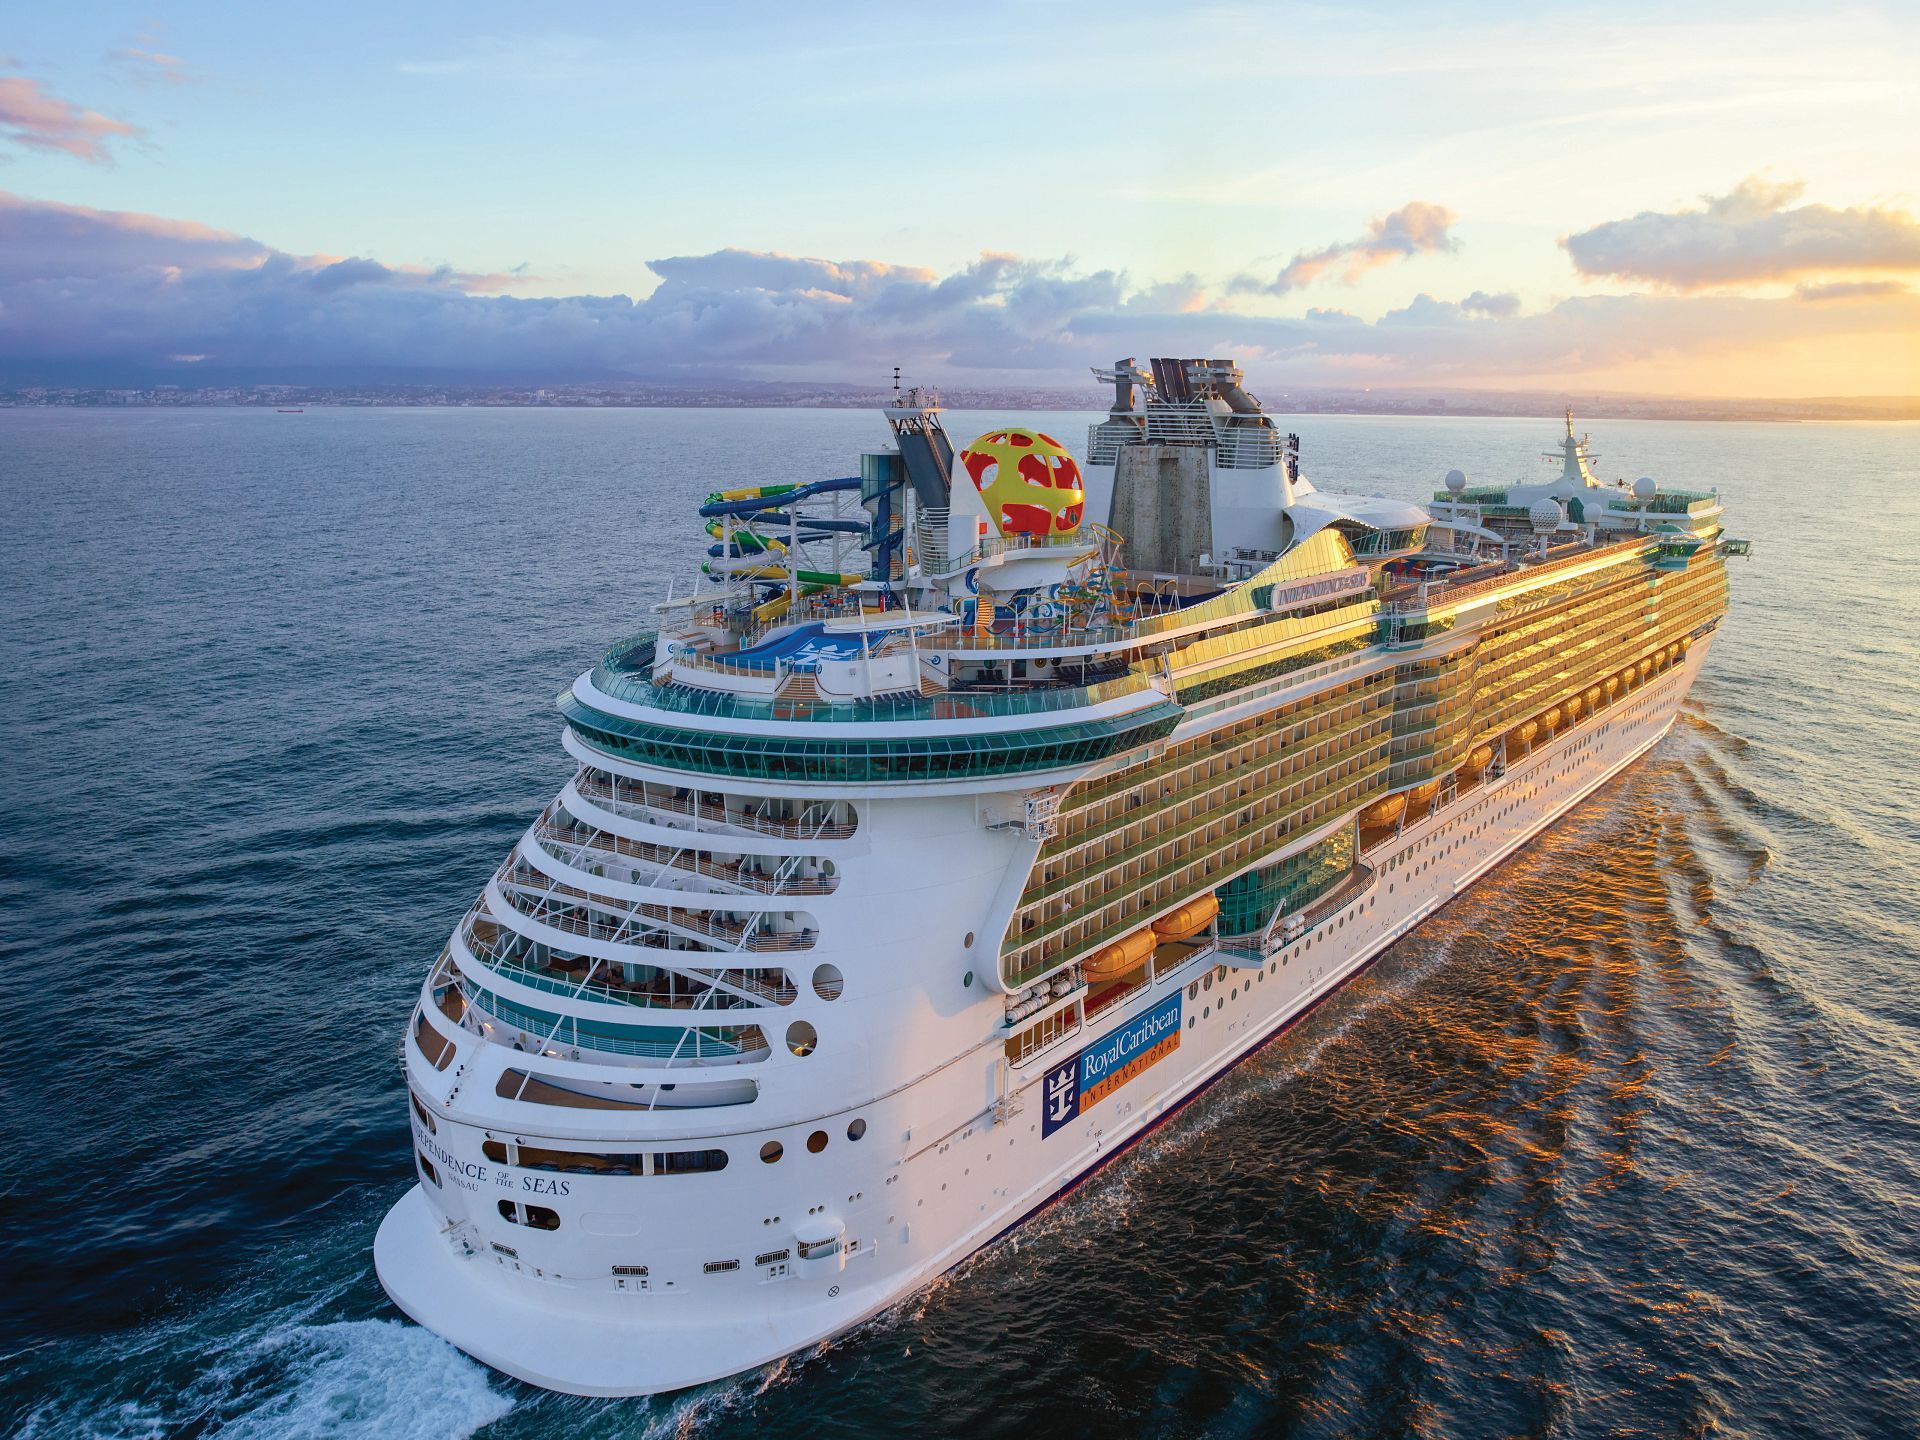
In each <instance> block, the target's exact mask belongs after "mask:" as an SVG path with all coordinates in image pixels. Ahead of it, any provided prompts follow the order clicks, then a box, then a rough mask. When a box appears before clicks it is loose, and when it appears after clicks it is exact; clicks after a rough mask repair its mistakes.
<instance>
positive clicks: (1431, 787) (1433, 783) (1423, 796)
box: [1407, 780, 1440, 805]
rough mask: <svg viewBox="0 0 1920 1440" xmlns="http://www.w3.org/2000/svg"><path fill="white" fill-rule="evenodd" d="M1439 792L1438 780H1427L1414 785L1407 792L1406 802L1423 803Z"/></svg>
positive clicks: (1410, 803) (1411, 803)
mask: <svg viewBox="0 0 1920 1440" xmlns="http://www.w3.org/2000/svg"><path fill="white" fill-rule="evenodd" d="M1439 793H1440V782H1439V781H1438V780H1429V781H1427V783H1426V784H1424V785H1416V786H1414V787H1413V789H1411V790H1409V791H1408V792H1407V803H1408V804H1409V805H1425V804H1426V803H1427V802H1428V801H1429V800H1431V799H1433V797H1434V796H1436V795H1438V794H1439Z"/></svg>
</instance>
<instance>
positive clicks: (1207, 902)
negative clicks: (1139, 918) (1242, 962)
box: [1152, 895, 1220, 940]
mask: <svg viewBox="0 0 1920 1440" xmlns="http://www.w3.org/2000/svg"><path fill="white" fill-rule="evenodd" d="M1219 913H1220V902H1219V900H1217V899H1216V898H1214V897H1213V896H1212V895H1202V896H1201V897H1200V898H1199V899H1198V900H1189V901H1188V902H1187V903H1186V904H1184V905H1182V906H1181V907H1180V908H1179V909H1177V910H1169V911H1168V912H1167V913H1166V914H1164V915H1162V916H1161V917H1160V918H1159V919H1158V920H1156V921H1154V922H1153V927H1152V928H1153V933H1154V934H1156V935H1158V936H1159V937H1160V938H1161V939H1162V940H1184V939H1186V938H1187V936H1189V935H1193V934H1197V933H1198V932H1199V931H1202V930H1204V929H1206V928H1207V926H1209V925H1211V924H1212V923H1213V917H1214V916H1216V915H1218V914H1219Z"/></svg>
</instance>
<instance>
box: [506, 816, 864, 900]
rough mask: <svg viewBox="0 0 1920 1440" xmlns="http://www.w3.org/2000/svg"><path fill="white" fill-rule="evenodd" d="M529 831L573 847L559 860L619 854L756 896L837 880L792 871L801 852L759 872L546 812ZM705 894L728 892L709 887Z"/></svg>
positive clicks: (825, 887)
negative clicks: (566, 821)
mask: <svg viewBox="0 0 1920 1440" xmlns="http://www.w3.org/2000/svg"><path fill="white" fill-rule="evenodd" d="M533 833H534V835H535V836H536V837H538V838H539V839H541V840H550V841H552V842H554V844H555V845H561V846H570V847H572V849H573V851H574V854H573V855H572V856H571V857H566V856H562V857H560V858H562V859H566V860H567V863H569V864H571V865H574V866H575V867H576V868H577V867H578V865H579V862H580V857H581V855H583V854H592V855H596V856H603V857H607V858H612V857H613V856H616V855H617V856H619V857H621V858H622V859H627V860H634V861H637V862H639V863H640V864H642V865H648V866H652V867H654V868H656V869H661V870H675V871H680V872H683V873H692V874H696V875H700V876H703V877H705V878H706V879H709V880H718V881H720V882H721V883H722V884H726V885H734V886H738V887H739V889H740V890H741V891H746V892H751V893H754V894H759V895H831V894H832V893H833V891H834V889H835V888H836V886H837V885H838V883H839V882H838V880H837V879H835V878H833V877H831V876H824V875H821V876H810V875H797V874H793V873H791V872H792V870H793V869H794V868H795V867H794V866H793V865H792V863H791V862H792V861H794V860H800V861H804V860H805V858H806V857H804V856H783V857H781V858H782V863H781V866H780V871H781V872H782V873H776V874H773V875H768V874H766V873H764V872H762V871H758V870H749V869H747V868H746V867H745V866H743V865H737V864H723V863H721V862H720V861H718V860H707V859H703V858H701V856H700V854H699V852H697V851H693V850H688V849H685V848H683V847H673V846H667V845H654V844H650V843H648V842H646V841H644V840H629V839H627V838H626V837H625V836H624V835H614V834H611V833H610V832H608V831H605V830H592V829H587V828H585V827H582V826H569V825H562V824H560V823H558V822H557V821H555V820H553V819H552V818H550V816H549V817H543V818H542V819H541V820H539V821H537V822H535V824H534V827H533ZM548 848H549V849H551V848H552V847H551V846H549V847H548ZM708 893H709V894H725V893H728V892H725V891H709V892H708Z"/></svg>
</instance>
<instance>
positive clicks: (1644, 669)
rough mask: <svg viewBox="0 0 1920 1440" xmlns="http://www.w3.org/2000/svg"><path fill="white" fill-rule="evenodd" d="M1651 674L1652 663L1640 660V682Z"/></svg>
mask: <svg viewBox="0 0 1920 1440" xmlns="http://www.w3.org/2000/svg"><path fill="white" fill-rule="evenodd" d="M1652 673H1653V661H1652V660H1650V659H1649V660H1642V661H1641V662H1640V678H1641V679H1642V680H1645V679H1646V678H1647V676H1649V675H1651V674H1652Z"/></svg>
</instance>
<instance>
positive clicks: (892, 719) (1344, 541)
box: [561, 361, 1720, 783]
mask: <svg viewBox="0 0 1920 1440" xmlns="http://www.w3.org/2000/svg"><path fill="white" fill-rule="evenodd" d="M1181 366H1184V367H1185V368H1184V369H1179V368H1176V367H1181ZM1176 374H1177V375H1180V376H1182V377H1183V378H1184V379H1185V380H1187V381H1189V382H1191V383H1190V384H1189V386H1188V388H1187V391H1186V392H1185V393H1183V395H1182V396H1180V397H1178V398H1177V400H1176V401H1174V402H1172V403H1174V404H1175V408H1180V409H1182V411H1183V413H1184V409H1185V408H1187V407H1190V406H1192V405H1200V406H1201V407H1203V408H1205V409H1206V410H1207V411H1208V413H1209V414H1210V415H1211V414H1213V412H1214V411H1215V410H1218V411H1220V414H1219V415H1217V416H1215V417H1214V420H1215V421H1218V422H1219V424H1218V425H1215V426H1214V429H1215V431H1216V432H1217V431H1218V429H1219V427H1220V426H1225V427H1226V429H1228V430H1230V431H1235V432H1237V431H1239V430H1242V429H1248V430H1251V429H1259V430H1260V431H1261V432H1262V433H1263V434H1266V435H1270V436H1275V437H1277V436H1278V432H1277V431H1276V430H1274V429H1273V427H1272V425H1271V421H1270V420H1269V419H1268V418H1267V417H1266V416H1265V415H1263V414H1261V413H1260V412H1259V409H1258V405H1257V402H1254V401H1253V400H1252V399H1251V397H1249V396H1247V395H1246V393H1245V391H1244V390H1243V389H1242V388H1241V387H1240V385H1239V383H1238V372H1237V370H1234V369H1233V367H1231V366H1226V365H1223V364H1222V363H1221V362H1167V361H1156V362H1154V370H1153V377H1158V379H1159V381H1160V383H1161V384H1162V385H1165V384H1168V383H1171V379H1172V377H1173V376H1174V375H1176ZM1153 377H1150V376H1148V374H1147V373H1146V372H1143V371H1141V370H1139V369H1138V368H1137V367H1134V366H1133V364H1132V362H1131V361H1126V362H1121V364H1120V365H1119V366H1116V367H1115V370H1114V371H1109V372H1103V378H1106V379H1110V380H1115V382H1116V384H1117V385H1118V386H1119V387H1120V388H1121V389H1124V390H1126V391H1127V392H1128V393H1127V394H1126V395H1124V396H1121V397H1120V398H1119V399H1117V400H1116V413H1115V416H1114V417H1113V418H1112V420H1111V421H1110V424H1111V425H1112V427H1113V428H1114V431H1115V433H1114V434H1112V435H1109V436H1108V437H1107V438H1106V440H1104V441H1103V442H1102V443H1103V445H1105V446H1106V447H1107V448H1108V449H1109V450H1113V451H1115V452H1117V451H1119V450H1121V449H1124V448H1125V447H1126V446H1128V445H1133V444H1138V445H1139V446H1141V447H1142V454H1143V455H1145V454H1147V453H1148V452H1149V451H1152V453H1153V454H1155V455H1165V454H1168V453H1171V454H1172V455H1173V457H1174V459H1175V460H1176V461H1181V463H1189V464H1190V463H1193V462H1194V461H1196V460H1197V461H1199V462H1202V463H1205V464H1207V465H1210V466H1215V467H1219V466H1229V467H1240V468H1243V469H1244V468H1245V465H1246V462H1247V458H1248V455H1249V454H1250V453H1251V452H1247V451H1245V449H1244V447H1243V446H1242V445H1241V444H1240V442H1239V441H1238V440H1236V441H1235V442H1234V444H1233V446H1230V447H1227V448H1229V449H1231V450H1232V453H1231V454H1225V453H1223V450H1222V446H1223V444H1224V442H1221V441H1219V440H1218V439H1217V436H1216V438H1215V439H1213V440H1209V439H1208V436H1207V434H1206V433H1202V430H1200V429H1196V430H1195V433H1194V434H1193V435H1191V436H1181V437H1175V438H1173V439H1171V440H1169V439H1167V438H1166V437H1165V435H1162V436H1160V437H1159V438H1156V437H1155V436H1154V435H1153V434H1151V433H1150V430H1151V426H1150V425H1149V424H1148V420H1147V417H1149V416H1151V415H1152V414H1154V413H1157V412H1158V411H1159V410H1160V409H1163V408H1165V407H1164V404H1163V402H1162V401H1161V400H1160V399H1159V398H1158V397H1157V396H1156V395H1155V394H1154V393H1153V389H1154V378H1153ZM1196 388H1198V389H1199V390H1201V391H1202V392H1203V393H1200V394H1197V395H1196V394H1195V393H1194V390H1195V389H1196ZM1143 392H1144V393H1143ZM1122 401H1124V402H1125V404H1126V406H1127V407H1128V413H1129V414H1136V413H1137V415H1138V417H1139V421H1140V423H1139V424H1138V425H1137V426H1133V427H1132V428H1133V430H1134V434H1133V436H1132V437H1131V438H1129V437H1125V436H1121V435H1119V434H1118V430H1119V428H1120V427H1121V424H1122V422H1123V420H1124V419H1125V417H1122V416H1121V415H1120V413H1119V412H1120V409H1121V405H1122ZM1216 402H1217V403H1216ZM1196 413H1198V412H1197V411H1196ZM939 417H940V411H939V406H938V403H937V400H936V399H934V398H933V397H930V396H926V395H922V394H920V393H917V392H908V393H907V394H905V395H903V396H901V397H900V399H899V401H898V402H897V403H896V404H894V405H893V406H890V407H889V408H888V412H887V418H888V423H889V425H890V426H891V428H892V431H893V436H894V442H895V443H894V446H893V447H892V448H890V449H887V450H880V451H875V452H871V453H869V454H867V455H865V456H863V457H862V458H861V473H860V474H859V475H858V476H849V477H843V478H838V479H832V480H825V481H815V482H810V483H804V484H787V485H773V486H761V487H750V488H747V489H742V490H736V491H728V492H721V493H717V494H715V495H712V496H710V497H709V498H708V501H707V503H706V505H704V506H703V507H702V508H701V512H700V513H701V518H702V519H703V520H704V521H705V522H706V528H707V532H708V534H709V536H710V537H711V539H712V540H713V541H714V543H713V544H712V546H711V547H710V549H709V558H708V560H707V563H706V565H705V567H704V570H705V574H704V576H703V579H702V582H701V584H700V586H699V588H698V589H697V591H696V592H695V593H694V594H692V595H689V596H684V597H679V598H675V599H671V600H669V601H667V602H665V603H663V604H662V605H660V606H659V607H657V610H658V614H659V627H658V629H657V631H654V632H650V633H647V634H643V635H640V636H637V637H635V638H633V639H631V640H628V641H623V642H621V643H620V644H618V645H615V646H614V647H613V648H612V649H610V650H609V651H608V652H607V654H606V656H605V657H604V658H603V659H602V660H601V662H600V663H599V664H598V665H596V666H595V667H594V668H593V669H592V670H591V671H590V672H588V673H587V674H585V675H582V676H581V677H580V679H579V680H578V681H577V682H576V683H575V684H574V686H573V687H571V689H570V690H569V691H568V692H567V693H566V694H565V695H563V696H562V697H561V705H562V708H563V710H564V711H565V712H566V714H567V717H568V720H569V723H570V725H571V726H572V729H573V731H574V733H575V735H576V736H577V737H578V739H579V740H580V741H582V742H584V743H585V744H586V745H587V746H589V747H590V748H592V749H594V750H600V751H611V752H612V753H613V754H614V755H615V756H616V757H618V756H622V755H624V756H626V757H627V758H630V759H634V760H636V761H639V762H643V763H647V764H652V765H658V766H662V767H665V768H674V769H692V770H697V771H705V772H719V773H730V774H746V775H751V776H757V777H760V778H781V779H786V780H793V781H803V782H804V781H815V780H818V781H837V782H843V783H844V782H856V781H857V782H867V781H875V780H902V779H914V780H923V781H924V780H941V779H951V780H964V779H969V778H977V777H984V776H990V775H994V774H1000V773H1005V772H1007V771H1010V770H1023V771H1043V770H1054V769H1062V768H1069V767H1074V766H1079V765H1084V764H1085V763H1086V762H1087V761H1089V760H1093V759H1098V758H1100V757H1101V756H1103V755H1105V754H1108V753H1111V752H1113V751H1114V750H1116V749H1121V748H1126V747H1130V746H1133V745H1136V744H1139V743H1142V742H1143V741H1145V740H1148V739H1151V738H1154V737H1155V736H1156V735H1165V734H1167V733H1169V732H1170V731H1171V730H1172V728H1173V727H1174V726H1175V725H1176V724H1178V723H1179V721H1180V719H1181V717H1182V715H1183V713H1184V709H1183V706H1184V704H1186V703H1190V701H1191V700H1192V698H1193V697H1194V696H1195V695H1196V694H1198V693H1202V692H1203V691H1204V693H1206V694H1208V695H1217V694H1219V693H1221V692H1222V690H1223V689H1231V688H1232V685H1233V683H1234V681H1235V677H1240V679H1241V680H1242V681H1243V682H1244V683H1247V684H1252V683H1255V682H1257V681H1259V680H1263V679H1268V678H1271V676H1272V675H1274V674H1275V673H1279V668H1282V667H1284V666H1285V665H1286V664H1287V663H1288V661H1289V659H1290V658H1295V657H1297V658H1298V659H1299V663H1301V664H1303V665H1304V664H1307V663H1311V662H1312V661H1313V660H1314V659H1315V658H1316V657H1320V656H1323V655H1324V654H1325V653H1326V652H1327V651H1328V650H1329V647H1336V648H1338V649H1339V650H1342V651H1351V650H1355V649H1360V648H1365V647H1368V646H1378V647H1381V648H1382V649H1383V650H1388V651H1390V650H1395V649H1399V648H1401V647H1403V646H1404V645H1405V644H1406V643H1407V642H1408V638H1409V637H1410V636H1411V637H1419V636H1422V635H1425V634H1426V633H1428V630H1427V628H1426V627H1424V626H1422V625H1421V623H1420V618H1421V616H1422V615H1438V614H1443V613H1444V614H1445V615H1446V616H1447V617H1448V623H1449V624H1451V623H1452V621H1453V620H1454V619H1456V618H1459V617H1461V616H1470V614H1471V612H1472V611H1474V610H1475V608H1476V607H1477V606H1478V605H1479V604H1480V603H1481V602H1483V601H1484V602H1492V601H1497V600H1499V599H1501V598H1502V597H1506V596H1513V595H1519V594H1523V593H1525V592H1526V591H1528V590H1531V589H1535V588H1538V587H1540V586H1544V585H1547V584H1550V583H1552V582H1553V581H1555V580H1558V579H1564V578H1567V577H1569V576H1571V575H1575V574H1578V573H1579V572H1580V571H1581V570H1582V568H1583V567H1584V568H1591V567H1592V566H1595V565H1600V564H1607V563H1612V562H1614V561H1617V560H1618V559H1619V558H1620V557H1621V555H1622V554H1623V553H1624V551H1625V550H1626V549H1632V550H1634V551H1636V552H1644V554H1645V556H1646V558H1647V561H1648V563H1649V564H1662V563H1667V564H1673V563H1679V564H1684V563H1685V561H1686V558H1687V557H1688V556H1689V555H1691V553H1692V552H1693V551H1694V550H1696V549H1698V548H1699V547H1700V546H1703V545H1707V544H1710V543H1716V542H1717V540H1718V537H1719V533H1720V532H1719V525H1718V520H1719V515H1720V507H1719V503H1718V501H1717V499H1715V497H1713V496H1711V495H1702V494H1694V493H1688V492H1679V491H1670V490H1661V489H1660V488H1659V487H1658V486H1656V485H1655V484H1654V482H1652V481H1651V480H1646V479H1642V480H1640V481H1637V482H1635V483H1634V484H1632V485H1626V484H1624V483H1616V484H1613V485H1606V484H1603V483H1602V482H1600V481H1599V480H1597V479H1596V478H1595V477H1594V475H1593V473H1592V470H1591V467H1590V464H1589V460H1590V455H1589V452H1588V451H1587V448H1586V443H1585V441H1584V440H1576V439H1575V438H1574V436H1573V433H1572V426H1571V417H1569V424H1568V432H1567V440H1566V442H1565V444H1564V446H1563V447H1562V451H1561V454H1560V455H1559V456H1557V457H1555V458H1560V459H1561V460H1562V461H1563V466H1562V471H1561V474H1560V476H1559V477H1558V478H1556V479H1554V480H1551V481H1547V482H1543V483H1540V484H1532V485H1527V484H1522V485H1514V486H1508V487H1498V488H1496V487H1470V486H1469V485H1468V484H1467V483H1466V477H1465V476H1464V475H1462V474H1460V472H1458V471H1455V472H1453V473H1452V474H1450V475H1449V476H1448V478H1447V487H1446V488H1445V489H1444V490H1442V491H1440V492H1438V493H1437V494H1436V496H1435V500H1434V502H1433V503H1432V505H1431V506H1428V507H1418V506H1413V505H1409V504H1406V503H1404V502H1398V501H1387V500H1382V499H1379V498H1378V497H1361V496H1344V495H1339V494H1334V493H1329V492H1323V491H1320V490H1317V489H1315V488H1314V487H1313V486H1312V485H1311V484H1309V483H1308V482H1306V481H1305V480H1304V479H1302V478H1301V477H1300V475H1299V470H1298V446H1297V440H1295V439H1294V437H1284V439H1281V438H1276V440H1275V442H1274V445H1273V447H1272V454H1271V456H1270V457H1269V459H1268V464H1269V465H1270V466H1271V467H1272V468H1273V469H1274V471H1275V472H1276V476H1275V479H1276V484H1277V487H1278V488H1277V490H1276V494H1277V496H1278V497H1279V499H1280V501H1281V504H1280V506H1279V513H1278V514H1277V515H1275V516H1273V517H1271V519H1272V522H1273V523H1272V524H1271V525H1269V524H1268V523H1267V522H1266V521H1264V520H1263V521H1261V522H1260V524H1259V526H1258V528H1259V529H1260V531H1261V533H1260V535H1258V536H1255V537H1251V538H1252V539H1254V540H1255V541H1256V542H1258V541H1266V542H1267V543H1249V544H1236V545H1229V546H1227V547H1224V548H1223V549H1222V550H1221V552H1220V553H1219V554H1217V555H1216V554H1213V553H1211V552H1206V553H1202V554H1201V555H1199V556H1198V557H1197V559H1196V563H1193V564H1191V565H1188V566H1186V567H1184V568H1179V569H1164V568H1135V567H1134V566H1132V565H1130V564H1129V554H1128V550H1129V546H1128V538H1127V537H1126V536H1123V535H1121V534H1118V533H1116V532H1115V531H1114V530H1112V529H1110V528H1108V527H1107V526H1106V525H1105V524H1104V523H1095V522H1093V521H1091V520H1089V519H1088V518H1087V517H1086V516H1085V515H1084V514H1083V513H1082V512H1083V509H1084V506H1085V498H1086V497H1085V493H1084V491H1083V489H1082V488H1081V485H1082V482H1081V480H1080V474H1079V468H1078V465H1077V463H1076V462H1075V461H1074V459H1073V458H1072V456H1071V455H1069V454H1068V453H1067V451H1066V450H1065V447H1063V446H1061V445H1060V444H1059V442H1057V441H1055V440H1053V439H1052V437H1050V436H1047V435H1045V434H1044V433H1041V432H1037V431H1030V430H1017V429H1006V430H1001V431H995V432H990V433H989V434H987V435H983V436H981V437H979V439H977V440H975V441H974V442H972V444H970V445H968V446H967V447H965V448H964V449H962V450H960V451H959V452H957V453H956V452H955V451H954V450H953V447H952V446H951V444H950V443H949V442H948V441H947V439H946V436H945V433H944V430H943V428H942V426H941V423H940V418H939ZM1256 422H1257V423H1256ZM1126 423H1127V424H1131V423H1132V422H1131V421H1127V422H1126ZM1213 423H1214V422H1213V421H1210V422H1209V424H1210V425H1213ZM1156 446H1159V447H1165V448H1162V449H1160V450H1153V447H1156ZM1183 446H1190V447H1191V451H1189V452H1183V451H1182V449H1181V447H1183ZM1183 454H1184V455H1185V456H1186V458H1185V459H1184V460H1183V458H1182V457H1183ZM1203 493H1204V492H1203ZM1135 508H1136V510H1137V508H1138V501H1137V499H1136V501H1135ZM1274 535H1278V536H1280V537H1281V538H1280V540H1278V541H1277V542H1276V541H1273V540H1272V537H1273V536H1274Z"/></svg>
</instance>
